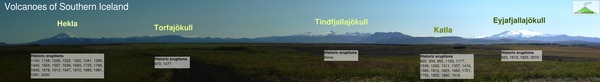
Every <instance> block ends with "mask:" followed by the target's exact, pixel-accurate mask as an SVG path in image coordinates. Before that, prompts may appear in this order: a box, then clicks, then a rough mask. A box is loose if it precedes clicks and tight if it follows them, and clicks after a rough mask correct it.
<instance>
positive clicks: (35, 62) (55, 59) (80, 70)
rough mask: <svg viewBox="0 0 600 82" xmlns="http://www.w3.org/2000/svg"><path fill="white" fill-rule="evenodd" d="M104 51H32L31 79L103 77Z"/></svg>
mask: <svg viewBox="0 0 600 82" xmlns="http://www.w3.org/2000/svg"><path fill="white" fill-rule="evenodd" d="M104 71H105V70H104V53H32V54H31V79H103V78H104Z"/></svg>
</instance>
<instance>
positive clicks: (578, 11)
mask: <svg viewBox="0 0 600 82" xmlns="http://www.w3.org/2000/svg"><path fill="white" fill-rule="evenodd" d="M598 3H599V1H597V0H595V1H591V0H577V1H573V12H574V13H573V14H575V15H597V14H598V11H599V9H600V6H599V5H598Z"/></svg>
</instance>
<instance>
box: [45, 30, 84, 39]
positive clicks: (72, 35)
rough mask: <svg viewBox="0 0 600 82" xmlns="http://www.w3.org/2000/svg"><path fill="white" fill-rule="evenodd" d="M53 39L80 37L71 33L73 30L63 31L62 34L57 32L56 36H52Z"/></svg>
mask: <svg viewBox="0 0 600 82" xmlns="http://www.w3.org/2000/svg"><path fill="white" fill-rule="evenodd" d="M51 38H53V39H66V38H79V37H77V36H76V35H75V34H73V33H71V32H62V33H60V34H57V35H56V36H53V37H51Z"/></svg>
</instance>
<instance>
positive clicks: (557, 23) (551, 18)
mask: <svg viewBox="0 0 600 82" xmlns="http://www.w3.org/2000/svg"><path fill="white" fill-rule="evenodd" d="M2 2H3V3H14V2H19V3H32V2H34V0H9V1H2ZM54 2H67V3H73V2H75V1H72V0H64V1H63V0H45V1H43V2H39V1H37V2H35V3H47V4H49V3H54ZM79 2H81V3H98V2H104V3H106V2H114V3H124V2H128V3H129V6H130V10H129V11H6V10H4V7H3V8H2V10H0V14H1V15H0V20H2V21H1V22H0V25H2V26H0V27H1V29H2V30H0V42H7V43H24V42H31V41H35V40H39V39H42V38H47V37H51V36H54V35H56V34H58V33H60V32H64V31H69V32H71V33H74V34H76V35H78V36H80V37H89V38H100V37H131V36H146V35H153V36H156V35H182V36H197V37H223V38H225V37H231V38H241V37H247V38H254V37H266V36H282V35H292V34H299V33H305V32H327V31H336V32H363V33H373V32H402V33H405V34H408V35H412V36H461V37H466V38H469V37H477V36H486V35H493V34H496V33H500V32H503V31H508V30H521V29H529V30H533V31H538V32H543V33H550V34H567V35H574V36H589V37H600V35H599V32H598V30H600V27H599V25H600V16H599V15H585V16H580V15H573V14H572V10H573V9H572V5H573V4H572V0H545V1H537V0H168V1H165V0H143V1H140V0H104V1H95V0H84V1H79ZM494 16H497V17H546V23H545V24H530V25H521V24H518V25H496V24H494V23H493V22H492V21H493V17H494ZM315 18H322V19H328V18H337V19H342V18H343V19H348V18H357V19H362V18H368V19H369V25H367V26H351V27H347V26H336V27H332V26H317V25H315V24H314V19H315ZM56 20H75V21H77V22H78V23H79V27H75V28H59V27H56ZM155 23H157V24H193V25H194V31H190V32H175V33H173V32H160V31H155V30H154V27H153V24H155ZM435 26H439V27H451V28H452V29H453V33H450V34H436V33H433V27H435Z"/></svg>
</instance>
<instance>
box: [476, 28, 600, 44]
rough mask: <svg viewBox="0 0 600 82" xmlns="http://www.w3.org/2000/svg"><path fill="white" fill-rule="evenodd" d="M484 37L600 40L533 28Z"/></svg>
mask: <svg viewBox="0 0 600 82" xmlns="http://www.w3.org/2000/svg"><path fill="white" fill-rule="evenodd" d="M483 39H514V40H533V41H543V42H566V41H580V42H595V43H598V42H600V38H596V37H583V36H569V35H565V34H560V35H559V34H545V33H541V32H535V31H531V30H514V31H505V32H502V33H499V34H495V35H492V36H488V37H483Z"/></svg>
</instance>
